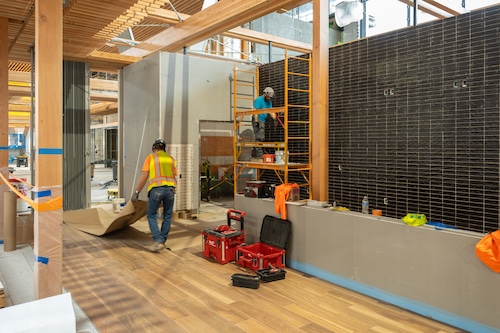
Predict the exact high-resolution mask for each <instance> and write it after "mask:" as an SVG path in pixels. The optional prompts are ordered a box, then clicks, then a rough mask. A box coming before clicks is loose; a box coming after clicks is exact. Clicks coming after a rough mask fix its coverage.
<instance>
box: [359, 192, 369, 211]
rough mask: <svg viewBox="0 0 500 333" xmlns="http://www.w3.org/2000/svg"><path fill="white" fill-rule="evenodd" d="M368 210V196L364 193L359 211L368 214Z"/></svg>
mask: <svg viewBox="0 0 500 333" xmlns="http://www.w3.org/2000/svg"><path fill="white" fill-rule="evenodd" d="M369 210H370V203H369V202H368V196H367V195H365V197H364V198H363V201H362V202H361V212H362V213H363V214H369V213H368V211H369Z"/></svg>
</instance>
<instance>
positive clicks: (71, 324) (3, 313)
mask: <svg viewBox="0 0 500 333" xmlns="http://www.w3.org/2000/svg"><path fill="white" fill-rule="evenodd" d="M0 323H2V325H1V327H0V331H2V332H12V333H16V332H23V333H37V332H51V333H73V332H76V319H75V311H74V309H73V302H72V300H71V294H70V293H64V294H61V295H56V296H51V297H46V298H42V299H39V300H36V301H33V302H27V303H22V304H18V305H14V306H9V307H6V308H3V309H0Z"/></svg>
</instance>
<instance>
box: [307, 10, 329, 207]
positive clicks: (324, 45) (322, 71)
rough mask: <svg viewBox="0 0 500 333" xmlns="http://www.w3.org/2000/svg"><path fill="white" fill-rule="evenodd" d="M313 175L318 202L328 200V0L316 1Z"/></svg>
mask: <svg viewBox="0 0 500 333" xmlns="http://www.w3.org/2000/svg"><path fill="white" fill-rule="evenodd" d="M311 79H312V129H313V133H314V136H313V138H312V172H311V183H312V185H311V187H312V198H313V199H314V200H321V201H328V1H323V0H314V1H313V51H312V78H311Z"/></svg>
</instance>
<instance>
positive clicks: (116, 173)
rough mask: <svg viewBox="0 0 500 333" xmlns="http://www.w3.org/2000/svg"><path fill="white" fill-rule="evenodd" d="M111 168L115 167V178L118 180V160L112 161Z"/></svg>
mask: <svg viewBox="0 0 500 333" xmlns="http://www.w3.org/2000/svg"><path fill="white" fill-rule="evenodd" d="M111 168H113V180H118V161H111Z"/></svg>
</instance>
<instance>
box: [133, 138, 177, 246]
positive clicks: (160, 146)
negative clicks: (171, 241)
mask: <svg viewBox="0 0 500 333" xmlns="http://www.w3.org/2000/svg"><path fill="white" fill-rule="evenodd" d="M165 147H166V144H165V141H164V140H163V139H156V140H155V142H154V143H153V147H152V150H153V152H152V153H151V154H149V155H148V156H147V157H146V159H145V160H144V163H143V165H142V169H141V171H142V173H141V177H140V178H139V182H138V183H137V187H136V190H135V193H134V194H133V195H132V199H131V200H132V201H137V200H139V193H141V190H142V188H143V187H144V185H146V182H147V181H148V180H149V184H148V208H147V213H146V216H147V218H148V224H149V229H150V230H151V233H152V234H153V244H152V245H150V246H147V247H146V248H147V249H148V250H150V251H152V252H159V251H161V250H162V249H164V248H165V243H166V242H167V237H168V233H169V232H170V225H171V222H172V211H173V208H174V199H175V191H176V187H177V161H176V160H175V159H174V158H173V157H172V156H170V155H169V154H167V152H166V151H165ZM160 204H163V222H162V224H161V229H160V228H158V221H157V212H158V208H160Z"/></svg>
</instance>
